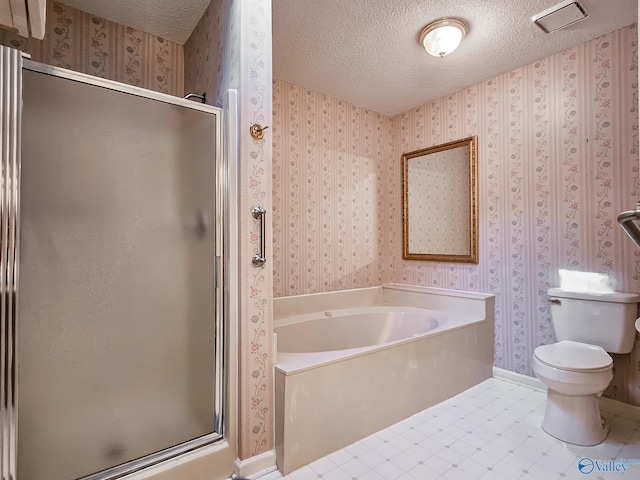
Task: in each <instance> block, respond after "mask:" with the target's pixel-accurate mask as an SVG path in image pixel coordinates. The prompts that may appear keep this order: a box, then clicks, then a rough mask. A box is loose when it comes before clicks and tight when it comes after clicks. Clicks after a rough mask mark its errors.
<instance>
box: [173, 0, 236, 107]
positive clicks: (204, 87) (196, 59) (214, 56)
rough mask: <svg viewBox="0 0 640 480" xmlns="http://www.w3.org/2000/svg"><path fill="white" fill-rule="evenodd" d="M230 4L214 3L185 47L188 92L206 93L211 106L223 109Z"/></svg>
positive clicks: (217, 1)
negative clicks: (223, 80)
mask: <svg viewBox="0 0 640 480" xmlns="http://www.w3.org/2000/svg"><path fill="white" fill-rule="evenodd" d="M228 9H229V5H228V2H227V1H225V0H212V2H211V3H210V4H209V7H208V8H207V9H206V10H205V12H204V14H203V15H202V18H201V19H200V22H199V23H198V24H197V25H196V28H195V29H194V30H193V32H192V33H191V36H190V37H189V39H188V40H187V43H185V44H184V91H185V93H198V94H202V93H206V94H207V103H209V104H211V105H215V106H220V104H221V98H222V71H223V60H224V50H225V38H226V36H227V31H228V25H229V22H228V21H227V20H228Z"/></svg>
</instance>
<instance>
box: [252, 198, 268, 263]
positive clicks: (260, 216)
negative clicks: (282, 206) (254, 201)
mask: <svg viewBox="0 0 640 480" xmlns="http://www.w3.org/2000/svg"><path fill="white" fill-rule="evenodd" d="M266 213H267V211H266V210H265V209H264V207H262V206H260V205H254V206H253V207H251V215H253V218H255V219H256V220H260V253H255V254H254V255H253V259H252V260H251V263H253V266H254V267H262V266H263V265H264V264H265V262H266V261H267V258H266V256H265V255H266V247H267V244H266V239H265V225H264V217H265V215H266Z"/></svg>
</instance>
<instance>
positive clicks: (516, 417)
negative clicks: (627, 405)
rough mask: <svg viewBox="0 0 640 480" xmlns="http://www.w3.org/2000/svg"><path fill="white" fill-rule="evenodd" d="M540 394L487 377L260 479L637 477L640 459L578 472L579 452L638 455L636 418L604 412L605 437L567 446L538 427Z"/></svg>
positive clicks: (595, 479)
mask: <svg viewBox="0 0 640 480" xmlns="http://www.w3.org/2000/svg"><path fill="white" fill-rule="evenodd" d="M545 397H546V395H545V394H544V393H542V392H540V391H537V390H534V389H532V388H529V387H525V386H521V385H516V384H513V383H510V382H507V381H503V380H499V379H496V378H491V379H489V380H487V381H485V382H483V383H481V384H479V385H476V386H475V387H473V388H471V389H470V390H467V391H466V392H463V393H461V394H460V395H457V396H455V397H453V398H451V399H449V400H447V401H445V402H442V403H440V404H438V405H435V406H433V407H431V408H428V409H426V410H424V411H422V412H420V413H418V414H416V415H414V416H412V417H410V418H407V419H406V420H404V421H402V422H400V423H397V424H395V425H392V426H391V427H389V428H387V429H385V430H382V431H380V432H377V433H375V434H374V435H371V436H369V437H367V438H364V439H363V440H360V441H358V442H356V443H353V444H351V445H349V446H347V447H345V448H343V449H341V450H338V451H336V452H334V453H332V454H330V455H327V456H326V457H323V458H321V459H319V460H316V461H315V462H313V463H311V464H309V465H307V466H305V467H302V468H300V469H298V470H296V471H294V472H292V473H290V474H289V475H287V476H286V477H282V475H280V473H279V472H274V473H271V474H269V475H266V476H263V477H262V478H261V479H260V480H283V478H284V480H360V479H363V480H431V479H440V480H466V479H470V480H471V479H472V480H476V479H482V480H515V479H519V480H574V479H582V480H608V479H612V478H616V479H621V480H627V479H640V463H639V464H637V465H634V464H631V465H628V466H627V468H628V469H627V470H626V472H625V474H621V473H614V472H604V471H602V470H600V471H599V470H598V468H597V466H596V467H595V468H594V471H593V472H591V473H588V474H585V473H581V472H580V471H579V470H578V462H579V461H580V459H582V458H585V457H588V458H591V459H592V460H598V461H608V460H615V459H640V422H635V421H632V420H629V419H627V418H624V417H620V416H611V415H607V414H606V413H605V414H604V416H605V417H607V418H608V419H609V421H610V424H611V432H610V434H609V436H608V438H607V440H606V441H605V442H603V443H602V444H600V445H597V446H595V447H578V446H575V445H567V444H564V443H563V442H560V441H559V440H556V439H554V438H552V437H551V436H549V435H547V434H546V433H545V432H544V431H543V430H542V428H541V427H540V425H541V423H542V417H543V415H544V405H545ZM601 465H603V464H601ZM607 465H611V464H610V463H607ZM625 465H626V464H625Z"/></svg>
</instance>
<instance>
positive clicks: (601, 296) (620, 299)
mask: <svg viewBox="0 0 640 480" xmlns="http://www.w3.org/2000/svg"><path fill="white" fill-rule="evenodd" d="M547 293H548V295H549V296H550V297H560V298H573V299H576V300H593V301H596V302H614V303H638V302H640V295H638V294H636V293H622V292H610V293H593V292H572V291H570V290H564V289H562V288H550V289H549V290H548V291H547Z"/></svg>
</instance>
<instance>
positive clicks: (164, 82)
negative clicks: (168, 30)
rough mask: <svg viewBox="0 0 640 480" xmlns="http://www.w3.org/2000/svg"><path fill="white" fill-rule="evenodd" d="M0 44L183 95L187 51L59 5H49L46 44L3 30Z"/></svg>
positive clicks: (45, 59)
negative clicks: (185, 54) (184, 52)
mask: <svg viewBox="0 0 640 480" xmlns="http://www.w3.org/2000/svg"><path fill="white" fill-rule="evenodd" d="M0 43H1V44H3V45H6V46H9V47H13V48H17V49H19V50H23V51H26V52H28V53H30V54H31V58H32V59H33V60H35V61H37V62H41V63H45V64H48V65H54V66H56V67H63V68H68V69H70V70H75V71H78V72H82V73H87V74H89V75H95V76H97V77H102V78H108V79H110V80H115V81H118V82H123V83H127V84H130V85H135V86H138V87H143V88H147V89H150V90H155V91H157V92H162V93H168V94H170V95H178V96H182V95H183V93H182V92H183V90H184V89H183V78H184V73H183V70H184V59H183V55H184V54H183V47H182V45H178V44H177V43H173V42H169V41H167V40H165V39H163V38H160V37H156V36H154V35H151V34H149V33H146V32H143V31H140V30H136V29H134V28H131V27H126V26H124V25H119V24H116V23H113V22H110V21H108V20H104V19H102V18H99V17H95V16H93V15H90V14H88V13H85V12H82V11H80V10H77V9H75V8H72V7H69V6H66V5H62V4H60V3H56V2H49V4H48V5H47V23H46V33H45V38H44V40H36V39H33V38H31V39H29V40H27V39H25V38H22V37H19V36H17V35H15V34H12V33H11V32H8V31H5V30H0Z"/></svg>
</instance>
